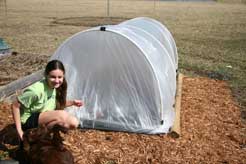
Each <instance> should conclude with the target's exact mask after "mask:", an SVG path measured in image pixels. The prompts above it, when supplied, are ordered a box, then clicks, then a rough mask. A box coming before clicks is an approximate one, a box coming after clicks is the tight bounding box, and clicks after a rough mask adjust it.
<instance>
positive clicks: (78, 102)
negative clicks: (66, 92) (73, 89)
mask: <svg viewBox="0 0 246 164" xmlns="http://www.w3.org/2000/svg"><path fill="white" fill-rule="evenodd" d="M73 105H74V106H77V107H81V106H83V105H84V104H83V102H82V101H81V100H73Z"/></svg>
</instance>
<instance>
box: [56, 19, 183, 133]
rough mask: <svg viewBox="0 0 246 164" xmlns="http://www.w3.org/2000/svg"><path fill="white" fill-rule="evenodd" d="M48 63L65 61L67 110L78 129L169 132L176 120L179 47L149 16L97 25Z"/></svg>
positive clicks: (75, 37)
mask: <svg viewBox="0 0 246 164" xmlns="http://www.w3.org/2000/svg"><path fill="white" fill-rule="evenodd" d="M51 59H58V60H61V61H62V62H63V64H64V65H65V68H66V79H67V81H68V99H81V100H82V101H84V103H85V105H84V106H83V107H81V108H80V109H78V108H77V107H76V108H75V107H70V108H68V109H67V110H68V111H69V112H71V113H72V114H74V115H75V116H76V117H77V118H78V119H79V120H80V126H81V127H82V128H95V129H103V130H113V131H128V132H137V133H148V134H156V133H167V132H168V131H169V129H170V127H171V126H172V125H173V122H174V109H173V105H174V103H175V93H176V69H177V65H178V63H177V61H178V60H177V49H176V45H175V42H174V39H173V37H172V35H171V33H170V32H169V31H168V30H167V28H166V27H165V26H164V25H162V24H161V23H159V22H158V21H156V20H153V19H151V18H135V19H132V20H129V21H125V22H123V23H121V24H119V25H107V26H104V27H95V28H92V29H89V30H86V31H83V32H79V33H77V34H75V35H73V36H72V37H70V38H68V39H67V40H66V41H65V42H64V43H63V44H62V45H61V46H60V47H59V48H58V49H57V50H56V52H55V53H54V55H53V56H52V57H51Z"/></svg>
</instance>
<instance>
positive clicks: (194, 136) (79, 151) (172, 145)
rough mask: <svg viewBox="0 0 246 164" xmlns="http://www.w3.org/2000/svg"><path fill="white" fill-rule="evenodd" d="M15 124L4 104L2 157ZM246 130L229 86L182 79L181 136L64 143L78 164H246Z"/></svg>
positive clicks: (113, 136) (102, 135)
mask: <svg viewBox="0 0 246 164" xmlns="http://www.w3.org/2000/svg"><path fill="white" fill-rule="evenodd" d="M12 123H13V121H12V117H11V111H10V106H9V104H6V103H1V104H0V129H1V131H0V134H1V136H0V141H1V145H0V154H1V153H2V154H4V153H5V154H6V152H8V150H12V149H14V148H13V147H14V146H13V145H14V143H15V142H14V141H15V140H16V137H14V133H11V132H10V131H11V130H10V129H11V128H12V129H13V127H12V126H11V124H12ZM8 129H9V130H8ZM245 129H246V125H245V123H242V121H241V118H240V109H239V107H238V106H237V104H236V103H235V101H234V100H233V97H232V94H231V91H230V89H229V87H228V85H227V83H226V82H224V81H218V80H213V79H208V78H202V77H197V78H190V77H184V79H183V86H182V101H181V136H180V137H179V138H177V139H175V138H172V137H171V136H169V135H164V134H161V135H144V134H133V133H125V132H107V131H99V130H79V129H77V130H71V131H69V133H68V134H65V135H64V138H65V141H64V144H65V145H66V147H67V148H68V149H69V150H71V152H72V153H73V155H74V157H75V162H76V163H77V164H137V163H139V164H145V163H146V164H151V163H153V164H162V163H171V164H173V163H175V164H176V163H180V164H181V163H182V164H183V163H192V164H193V163H194V164H198V163H199V164H206V163H211V164H217V163H218V164H219V163H221V164H246V134H245ZM12 131H13V130H12ZM14 138H15V139H14ZM2 157H3V155H2ZM6 158H9V157H7V155H6Z"/></svg>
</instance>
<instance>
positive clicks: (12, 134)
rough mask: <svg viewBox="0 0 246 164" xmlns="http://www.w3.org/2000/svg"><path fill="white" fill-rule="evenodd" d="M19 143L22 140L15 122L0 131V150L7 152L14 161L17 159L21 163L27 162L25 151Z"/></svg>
mask: <svg viewBox="0 0 246 164" xmlns="http://www.w3.org/2000/svg"><path fill="white" fill-rule="evenodd" d="M19 145H20V140H19V138H18V134H17V131H16V128H15V125H14V124H9V125H7V126H6V127H4V128H3V129H2V130H1V131H0V150H2V151H4V152H7V153H8V154H9V158H11V159H12V160H13V162H15V160H16V161H18V162H19V164H27V163H28V162H27V161H26V159H25V154H24V151H23V150H22V148H20V146H19ZM11 162H12V161H11ZM13 162H12V163H13Z"/></svg>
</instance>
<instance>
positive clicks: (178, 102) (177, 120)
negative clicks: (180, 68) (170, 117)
mask: <svg viewBox="0 0 246 164" xmlns="http://www.w3.org/2000/svg"><path fill="white" fill-rule="evenodd" d="M182 82H183V74H181V73H180V74H179V75H178V81H177V91H176V97H175V108H174V110H175V120H174V125H173V127H172V129H171V132H170V135H171V136H172V137H174V138H178V137H179V136H180V133H181V131H180V109H181V96H182Z"/></svg>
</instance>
